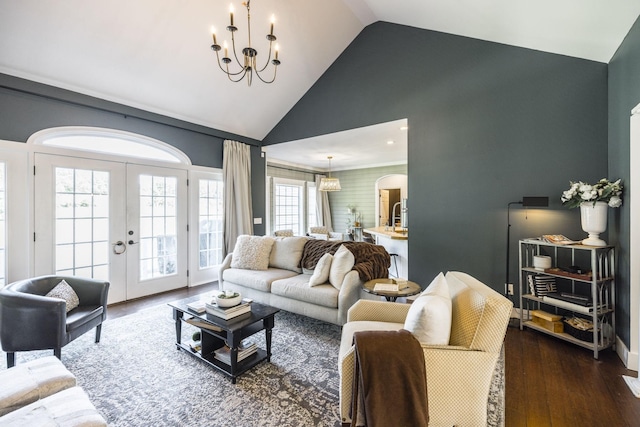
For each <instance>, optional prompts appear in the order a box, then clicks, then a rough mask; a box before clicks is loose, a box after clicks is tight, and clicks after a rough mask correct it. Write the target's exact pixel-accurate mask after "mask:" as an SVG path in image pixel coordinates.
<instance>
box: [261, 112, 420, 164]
mask: <svg viewBox="0 0 640 427" xmlns="http://www.w3.org/2000/svg"><path fill="white" fill-rule="evenodd" d="M407 132H408V129H407V120H406V119H402V120H394V121H392V122H387V123H380V124H377V125H372V126H367V127H362V128H358V129H351V130H347V131H343V132H336V133H332V134H328V135H321V136H315V137H313V138H306V139H301V140H298V141H291V142H283V143H281V144H273V145H267V146H265V147H263V150H264V151H265V152H266V153H267V160H269V161H270V162H273V163H279V164H282V165H286V166H292V167H302V168H311V169H314V170H317V171H325V172H326V171H328V170H329V159H328V157H329V156H331V157H333V158H332V159H331V170H333V171H338V170H347V169H361V168H372V167H378V166H390V165H401V164H405V163H407V142H408V138H407ZM389 142H392V143H391V144H390V143H389ZM274 160H275V162H274Z"/></svg>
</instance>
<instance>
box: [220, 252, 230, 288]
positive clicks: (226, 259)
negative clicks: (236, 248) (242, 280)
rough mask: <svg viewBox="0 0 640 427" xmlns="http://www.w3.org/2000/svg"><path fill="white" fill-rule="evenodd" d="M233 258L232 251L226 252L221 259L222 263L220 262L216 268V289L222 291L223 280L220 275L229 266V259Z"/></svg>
mask: <svg viewBox="0 0 640 427" xmlns="http://www.w3.org/2000/svg"><path fill="white" fill-rule="evenodd" d="M232 258H233V252H232V253H228V254H227V256H225V257H224V259H223V260H222V264H220V268H219V269H218V289H219V290H221V291H224V280H222V275H223V274H224V271H225V270H227V269H229V268H231V259H232Z"/></svg>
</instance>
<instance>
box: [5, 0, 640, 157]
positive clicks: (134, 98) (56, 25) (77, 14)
mask: <svg viewBox="0 0 640 427" xmlns="http://www.w3.org/2000/svg"><path fill="white" fill-rule="evenodd" d="M230 1H231V0H225V1H222V0H190V1H188V2H181V1H175V0H135V1H131V0H109V1H103V2H94V1H87V0H64V1H60V0H20V1H15V0H0V72H3V73H6V74H10V75H14V76H18V77H24V78H27V79H31V80H35V81H38V82H42V83H47V84H51V85H54V86H58V87H62V88H66V89H70V90H74V91H77V92H80V93H84V94H88V95H92V96H96V97H99V98H103V99H107V100H111V101H115V102H119V103H122V104H125V105H129V106H133V107H139V108H143V109H145V110H148V111H152V112H156V113H160V114H164V115H167V116H170V117H175V118H178V119H183V120H186V121H189V122H193V123H196V124H201V125H205V126H208V127H212V128H216V129H220V130H223V131H227V132H231V133H235V134H239V135H243V136H247V137H251V138H254V139H258V140H262V139H263V138H264V137H265V136H266V134H267V133H268V132H269V131H270V130H271V129H272V128H273V127H274V126H275V125H276V124H277V123H278V122H279V121H280V119H281V118H282V117H284V115H285V114H286V113H287V112H288V111H289V110H290V109H291V108H292V107H293V106H294V104H295V103H296V102H297V101H298V100H299V99H300V98H301V97H302V96H303V95H304V94H305V92H306V91H307V90H308V89H309V88H310V87H311V86H312V85H313V83H314V82H315V81H316V80H317V79H318V78H319V77H320V76H321V75H322V73H323V72H324V71H325V70H326V69H327V68H328V67H329V66H330V65H331V64H332V62H333V61H334V60H335V59H336V58H337V57H338V55H339V54H340V53H341V52H342V51H343V50H344V49H345V48H346V47H347V46H348V44H349V43H350V42H351V41H352V40H353V39H354V38H355V37H356V36H357V35H358V33H359V32H360V31H361V30H362V29H363V28H364V27H365V26H366V25H368V24H370V23H372V22H375V21H378V20H381V21H388V22H393V23H398V24H404V25H410V26H415V27H419V28H425V29H430V30H436V31H441V32H446V33H452V34H458V35H463V36H468V37H473V38H479V39H484V40H490V41H494V42H499V43H504V44H509V45H515V46H521V47H526V48H531V49H537V50H542V51H547V52H553V53H558V54H563V55H568V56H574V57H579V58H585V59H590V60H594V61H600V62H608V61H609V60H610V59H611V57H612V56H613V54H614V53H615V51H616V49H617V48H618V46H619V45H620V43H621V42H622V40H623V39H624V37H625V35H626V34H627V32H628V31H629V29H630V28H631V26H632V25H633V23H634V22H635V20H636V19H637V17H638V15H639V14H640V1H638V0H606V1H603V0H562V1H558V0H536V1H531V0H403V1H389V0H323V1H312V0H254V2H253V4H252V5H251V12H252V24H253V25H252V34H253V45H254V47H255V48H256V49H258V51H259V52H261V53H262V52H265V50H266V46H267V44H266V40H265V38H264V35H266V33H267V30H268V25H269V19H270V17H271V14H275V16H276V24H275V34H276V35H277V37H278V43H279V44H280V47H281V51H280V59H281V60H282V65H281V66H280V67H279V69H278V78H277V79H276V82H275V83H274V84H271V85H265V84H262V83H261V82H258V81H254V83H253V86H252V87H250V88H249V87H247V85H246V84H244V83H231V82H229V81H228V80H227V78H226V77H225V76H224V75H223V73H222V72H221V71H220V70H219V69H218V67H217V65H216V63H215V55H214V54H213V53H212V51H211V50H210V48H209V46H210V44H211V36H210V27H211V26H212V25H214V26H216V27H217V28H218V40H219V42H220V41H221V39H223V38H224V35H223V33H226V31H225V30H223V29H224V27H225V26H226V25H228V24H227V22H228V7H229V3H230ZM234 3H235V8H236V14H235V17H236V22H235V24H236V26H237V27H239V31H238V33H237V34H240V35H243V34H245V31H246V21H245V18H244V17H245V14H244V10H243V8H242V6H241V5H240V2H239V1H237V0H234ZM262 55H263V56H264V55H265V54H264V53H262ZM259 58H262V57H261V56H259ZM334 155H336V156H337V154H336V153H334ZM337 160H338V159H336V163H338V162H337ZM336 166H337V164H336Z"/></svg>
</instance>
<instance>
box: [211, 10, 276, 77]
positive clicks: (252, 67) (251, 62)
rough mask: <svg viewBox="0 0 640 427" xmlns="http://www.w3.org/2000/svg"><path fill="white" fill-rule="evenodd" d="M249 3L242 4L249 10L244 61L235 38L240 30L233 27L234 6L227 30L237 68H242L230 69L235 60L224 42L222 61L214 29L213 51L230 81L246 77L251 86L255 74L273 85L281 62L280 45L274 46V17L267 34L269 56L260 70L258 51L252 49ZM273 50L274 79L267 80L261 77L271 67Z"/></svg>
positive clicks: (220, 48) (243, 50) (243, 52)
mask: <svg viewBox="0 0 640 427" xmlns="http://www.w3.org/2000/svg"><path fill="white" fill-rule="evenodd" d="M249 3H251V0H247V1H246V2H244V3H242V5H243V6H246V8H247V32H248V39H247V40H248V44H249V45H248V46H247V47H245V48H244V49H242V57H243V60H242V61H241V60H240V59H238V54H237V53H236V41H235V38H234V33H235V32H236V31H237V30H238V27H236V26H234V25H233V5H232V6H231V10H230V24H229V26H227V30H229V31H230V32H231V50H232V51H233V56H234V57H235V60H236V62H237V66H239V67H240V68H239V70H238V71H232V70H230V69H229V64H230V63H231V62H233V60H232V59H231V58H229V47H228V45H227V42H226V41H225V42H224V56H223V57H222V59H220V54H219V53H218V52H220V50H222V47H221V46H220V45H219V44H218V42H217V40H216V32H215V29H214V28H213V27H212V28H211V34H212V37H213V44H212V45H211V49H212V50H213V51H214V52H215V53H216V58H217V59H218V66H219V67H220V69H221V70H222V71H223V72H224V73H226V74H227V76H228V77H229V80H231V81H232V82H239V81H241V80H242V79H244V78H245V77H247V83H248V84H249V86H251V82H252V81H253V74H254V72H255V75H256V76H258V78H259V79H260V80H262V81H263V82H264V83H273V82H274V80H275V79H276V72H277V71H278V65H280V61H279V60H278V45H277V44H276V45H275V46H273V42H275V41H276V36H275V35H274V34H273V24H274V17H272V18H271V31H270V32H269V34H267V40H269V54H268V55H267V61H266V62H265V64H264V67H262V68H260V69H258V66H257V57H258V51H257V50H256V49H254V48H253V47H251V10H250V6H249ZM272 48H273V49H272ZM272 50H273V51H275V56H274V59H273V60H271V64H273V66H274V67H273V78H272V79H271V80H266V79H265V78H263V77H262V76H261V75H260V73H262V72H264V70H265V69H266V68H267V67H268V66H269V60H270V59H271V52H272ZM222 63H224V64H225V65H224V67H223V66H222ZM237 66H236V65H232V67H237Z"/></svg>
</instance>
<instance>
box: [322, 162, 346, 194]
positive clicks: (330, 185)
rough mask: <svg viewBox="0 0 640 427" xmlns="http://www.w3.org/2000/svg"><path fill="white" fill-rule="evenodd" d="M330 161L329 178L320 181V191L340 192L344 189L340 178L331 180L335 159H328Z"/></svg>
mask: <svg viewBox="0 0 640 427" xmlns="http://www.w3.org/2000/svg"><path fill="white" fill-rule="evenodd" d="M327 158H328V159H329V176H328V177H324V178H321V179H320V188H318V190H319V191H340V190H342V187H340V180H339V179H338V178H331V159H333V157H331V156H329V157H327Z"/></svg>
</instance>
